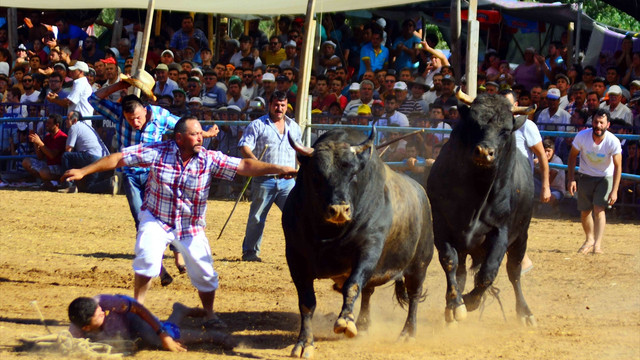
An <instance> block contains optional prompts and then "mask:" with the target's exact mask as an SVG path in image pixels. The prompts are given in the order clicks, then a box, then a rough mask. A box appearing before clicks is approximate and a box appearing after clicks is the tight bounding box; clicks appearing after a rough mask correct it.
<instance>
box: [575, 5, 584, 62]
mask: <svg viewBox="0 0 640 360" xmlns="http://www.w3.org/2000/svg"><path fill="white" fill-rule="evenodd" d="M581 33H582V0H578V18H577V19H576V46H575V48H574V50H575V55H574V58H575V63H576V64H580V34H581Z"/></svg>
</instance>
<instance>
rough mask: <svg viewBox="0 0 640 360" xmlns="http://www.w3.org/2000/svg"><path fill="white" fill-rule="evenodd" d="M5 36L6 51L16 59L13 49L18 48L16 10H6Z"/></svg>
mask: <svg viewBox="0 0 640 360" xmlns="http://www.w3.org/2000/svg"><path fill="white" fill-rule="evenodd" d="M7 35H8V38H9V48H8V49H7V50H9V52H10V53H11V56H12V57H13V58H14V59H15V57H16V53H15V49H16V47H17V46H18V9H17V8H8V9H7ZM9 65H11V64H9Z"/></svg>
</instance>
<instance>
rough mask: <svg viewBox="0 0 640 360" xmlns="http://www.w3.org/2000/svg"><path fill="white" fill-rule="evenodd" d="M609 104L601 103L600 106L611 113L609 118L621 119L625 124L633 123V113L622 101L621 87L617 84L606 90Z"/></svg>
mask: <svg viewBox="0 0 640 360" xmlns="http://www.w3.org/2000/svg"><path fill="white" fill-rule="evenodd" d="M607 96H608V97H609V105H607V104H606V103H603V104H602V105H600V107H601V108H604V109H607V110H608V111H609V113H610V114H611V117H610V118H611V119H622V120H624V122H625V123H627V125H633V114H632V113H631V110H629V108H628V107H627V106H626V105H625V104H623V103H622V89H621V88H620V86H618V85H611V86H610V87H609V90H608V91H607Z"/></svg>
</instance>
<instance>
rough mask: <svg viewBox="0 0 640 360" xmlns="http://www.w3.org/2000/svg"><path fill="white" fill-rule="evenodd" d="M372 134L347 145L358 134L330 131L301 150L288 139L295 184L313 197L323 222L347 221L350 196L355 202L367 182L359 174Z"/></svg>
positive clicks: (350, 213)
mask: <svg viewBox="0 0 640 360" xmlns="http://www.w3.org/2000/svg"><path fill="white" fill-rule="evenodd" d="M375 134H376V131H375V128H373V130H372V131H371V134H370V136H369V138H367V139H366V140H365V141H363V142H361V143H360V144H358V145H351V141H352V140H353V139H354V138H357V136H358V133H356V132H346V131H344V130H332V131H329V132H327V133H325V134H324V135H323V136H322V137H320V138H319V139H318V140H317V141H316V143H315V144H314V147H313V148H308V147H305V146H302V145H300V144H298V143H296V142H295V141H294V140H293V139H292V138H291V136H289V143H290V144H291V147H293V148H294V149H295V150H296V152H297V153H298V160H299V161H300V172H299V173H298V180H297V181H303V182H304V190H305V192H307V196H312V197H313V201H314V204H316V205H317V206H318V207H317V210H318V211H319V212H320V213H321V216H322V217H323V219H324V220H325V221H326V222H329V223H333V224H337V225H340V224H344V223H347V222H349V221H351V219H352V216H353V199H354V196H355V197H356V198H357V190H358V188H359V187H362V186H365V185H366V181H367V180H368V179H367V178H366V176H362V174H361V172H362V170H363V169H364V168H365V167H366V165H367V163H368V162H369V161H371V154H372V152H373V151H374V149H373V143H374V139H375ZM360 139H362V138H361V137H360Z"/></svg>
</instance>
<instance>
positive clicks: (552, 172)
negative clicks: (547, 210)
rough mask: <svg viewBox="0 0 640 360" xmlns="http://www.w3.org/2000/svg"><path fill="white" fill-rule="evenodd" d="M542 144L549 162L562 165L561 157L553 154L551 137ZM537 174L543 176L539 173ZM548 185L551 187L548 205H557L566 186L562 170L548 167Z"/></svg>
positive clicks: (553, 147)
mask: <svg viewBox="0 0 640 360" xmlns="http://www.w3.org/2000/svg"><path fill="white" fill-rule="evenodd" d="M542 146H543V147H544V153H545V155H546V159H547V162H548V163H549V164H558V165H564V164H563V163H562V159H560V158H559V157H558V155H556V154H555V145H554V143H553V141H552V140H551V139H545V140H544V141H543V142H542ZM539 169H541V168H538V167H536V171H537V172H538V171H539ZM538 175H539V176H543V175H542V174H539V173H538ZM549 187H550V189H551V198H550V199H549V205H551V206H553V207H555V206H557V205H558V202H559V201H560V200H562V199H563V198H564V189H566V188H567V184H566V183H565V172H564V170H559V169H549Z"/></svg>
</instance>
